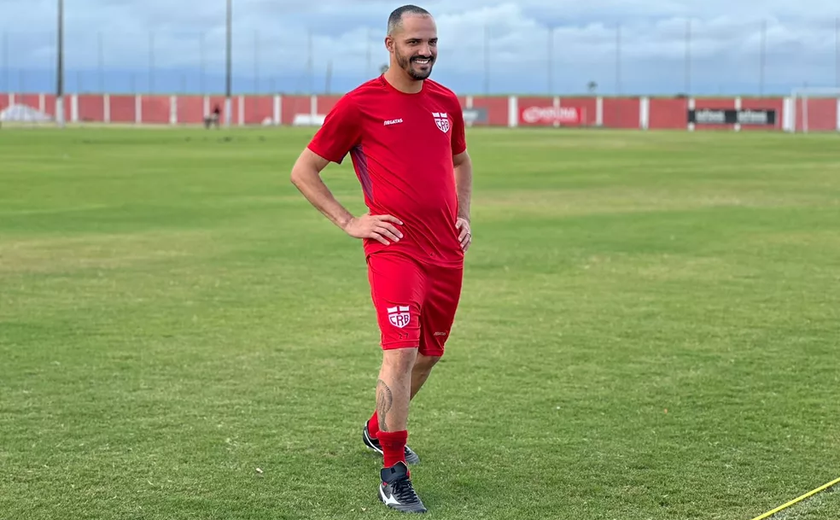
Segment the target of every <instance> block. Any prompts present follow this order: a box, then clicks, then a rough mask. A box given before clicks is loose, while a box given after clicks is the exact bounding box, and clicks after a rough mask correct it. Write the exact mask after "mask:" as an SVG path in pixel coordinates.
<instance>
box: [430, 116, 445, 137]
mask: <svg viewBox="0 0 840 520" xmlns="http://www.w3.org/2000/svg"><path fill="white" fill-rule="evenodd" d="M432 117H434V118H435V124H436V125H437V127H438V129H439V130H440V131H441V132H443V133H444V134H445V133H447V132H449V116H447V115H446V112H432Z"/></svg>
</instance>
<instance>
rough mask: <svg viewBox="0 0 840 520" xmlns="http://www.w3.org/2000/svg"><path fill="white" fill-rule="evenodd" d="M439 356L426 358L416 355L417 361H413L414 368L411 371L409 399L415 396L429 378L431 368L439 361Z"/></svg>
mask: <svg viewBox="0 0 840 520" xmlns="http://www.w3.org/2000/svg"><path fill="white" fill-rule="evenodd" d="M440 358H441V356H426V355H423V354H419V353H418V354H417V359H416V360H415V361H414V367H413V368H412V369H411V398H412V399H414V396H415V395H417V392H419V391H420V388H422V387H423V383H425V382H426V379H428V378H429V374H431V373H432V368H434V366H435V365H436V364H437V362H438V361H440Z"/></svg>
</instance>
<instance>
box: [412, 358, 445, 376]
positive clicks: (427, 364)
mask: <svg viewBox="0 0 840 520" xmlns="http://www.w3.org/2000/svg"><path fill="white" fill-rule="evenodd" d="M440 358H441V356H426V355H424V354H417V360H416V361H415V362H414V370H417V371H420V372H431V371H432V368H433V367H434V366H435V365H437V363H438V361H440Z"/></svg>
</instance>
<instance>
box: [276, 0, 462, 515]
mask: <svg viewBox="0 0 840 520" xmlns="http://www.w3.org/2000/svg"><path fill="white" fill-rule="evenodd" d="M437 43H438V38H437V29H436V26H435V21H434V19H433V18H432V16H431V15H430V14H429V13H428V11H426V10H424V9H422V8H420V7H417V6H414V5H406V6H403V7H400V8H398V9H396V10H394V12H392V13H391V16H390V17H389V19H388V34H387V37H386V38H385V46H386V47H387V49H388V52H389V53H390V67H389V69H388V70H387V71H386V72H384V73H383V74H382V75H381V76H379V77H378V78H376V79H373V80H370V81H368V82H366V83H364V84H362V85H360V86H359V87H357V88H356V89H354V90H353V91H351V92H349V93H348V94H346V95H345V96H343V97H342V98H341V99H340V100H339V101H338V103H337V104H336V105H335V107H334V108H333V109H332V110H331V111H330V113H329V114H327V117H326V119H325V121H324V124H323V126H322V127H321V128H320V129H319V130H318V132H317V133H316V135H315V137H314V138H313V139H312V141H311V142H310V143H309V145H308V146H307V147H306V148H305V149H304V150H303V152H302V153H301V155H300V157H299V158H298V160H297V162H296V163H295V166H294V168H293V169H292V175H291V178H292V182H293V183H294V185H295V186H297V188H298V189H299V190H300V191H301V193H303V195H304V196H305V197H306V198H307V200H309V202H310V203H311V204H312V205H313V206H315V207H316V208H317V209H318V210H319V211H321V212H322V213H323V214H324V215H325V216H326V217H327V218H328V219H329V220H330V221H332V222H333V223H334V224H336V225H337V226H338V227H340V228H341V229H342V230H344V231H345V232H346V233H347V234H348V235H350V236H351V237H355V238H360V239H363V240H364V251H365V256H366V260H367V267H368V280H369V283H370V286H371V297H372V300H373V304H374V307H375V309H376V313H377V319H378V323H379V328H380V332H381V347H382V350H383V357H382V366H381V369H380V372H379V379H378V381H377V385H376V408H375V411H374V413H373V416H372V417H371V418H370V420H368V421H367V423H366V424H365V426H364V428H363V434H362V436H363V440H364V443H365V444H366V445H367V446H368V447H369V448H371V449H373V450H376V451H377V452H380V453H382V456H383V459H384V460H383V466H384V467H383V468H382V470H381V471H380V480H381V482H380V485H379V498H380V500H382V502H384V503H385V505H387V506H389V507H391V508H394V509H397V510H400V511H405V512H425V511H426V508H425V506H424V505H423V502H422V501H421V500H420V498H419V497H418V496H417V494H416V492H415V491H414V488H413V485H412V482H411V478H410V477H411V474H410V471H409V470H408V467H407V465H406V464H407V463H416V462H417V461H419V457H418V456H417V454H416V453H414V452H413V451H412V450H411V449H410V448H409V447H408V446H407V444H406V443H407V438H408V430H407V420H408V409H409V401H410V400H411V399H412V398H414V396H415V395H416V394H417V392H418V391H419V390H420V388H421V387H422V386H423V383H424V382H425V381H426V379H427V378H428V377H429V374H430V372H431V370H432V367H433V366H434V365H435V363H437V362H438V360H439V359H440V357H441V356H442V355H443V350H444V344H445V342H446V340H447V338H448V337H449V332H450V329H451V326H452V323H453V321H454V318H455V312H456V308H457V306H458V302H459V299H460V294H461V283H462V277H463V267H464V254H465V252H466V251H467V249H468V248H469V246H470V244H471V242H472V233H471V231H470V197H471V191H472V164H471V162H470V157H469V155H468V154H467V150H466V139H465V135H464V134H465V130H464V120H463V112H462V110H461V106H460V103H459V101H458V98H457V97H456V96H455V95H454V94H453V93H452V92H451V91H450V90H448V89H446V88H445V87H443V86H441V85H440V84H438V83H436V82H434V81H432V80H429V79H427V78H428V77H429V75H430V74H431V72H432V67H433V65H434V63H435V61H436V59H437ZM347 153H350V154H351V157H352V160H353V165H354V168H355V171H356V175H357V177H358V179H359V181H360V183H361V186H362V189H363V191H364V199H365V203H366V205H367V207H368V209H369V212H368V213H366V214H364V215H362V216H359V217H355V216H353V215H352V214H350V213H349V212H348V211H347V210H346V209H345V208H344V207H343V206H342V205H341V204H339V202H338V201H337V200H336V199H335V198H334V197H333V195H332V194H331V192H330V191H329V189H328V188H327V187H326V185H325V184H324V183H323V181H322V180H321V177H320V172H321V170H323V169H324V168H325V167H326V166H327V164H329V162H335V163H341V162H342V160H343V158H344V157H345V155H346V154H347Z"/></svg>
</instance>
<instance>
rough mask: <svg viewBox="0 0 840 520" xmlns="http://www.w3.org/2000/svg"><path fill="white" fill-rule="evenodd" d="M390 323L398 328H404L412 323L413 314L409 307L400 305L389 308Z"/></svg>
mask: <svg viewBox="0 0 840 520" xmlns="http://www.w3.org/2000/svg"><path fill="white" fill-rule="evenodd" d="M388 321H389V322H390V323H391V325H393V326H394V327H397V328H400V329H401V328H403V327H405V326H406V325H408V322H409V321H411V313H410V312H409V307H408V306H402V305H399V306H397V307H388Z"/></svg>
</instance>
